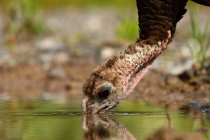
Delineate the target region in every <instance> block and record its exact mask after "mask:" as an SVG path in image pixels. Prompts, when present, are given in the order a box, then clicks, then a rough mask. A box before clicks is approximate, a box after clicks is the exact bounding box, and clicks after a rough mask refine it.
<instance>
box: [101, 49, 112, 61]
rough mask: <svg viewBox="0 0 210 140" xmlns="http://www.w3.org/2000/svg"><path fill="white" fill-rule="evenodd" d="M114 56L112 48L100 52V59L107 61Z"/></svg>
mask: <svg viewBox="0 0 210 140" xmlns="http://www.w3.org/2000/svg"><path fill="white" fill-rule="evenodd" d="M114 54H115V50H114V49H113V48H110V47H108V48H104V49H103V50H102V51H101V57H102V58H103V59H108V58H111V57H112V56H113V55H114Z"/></svg>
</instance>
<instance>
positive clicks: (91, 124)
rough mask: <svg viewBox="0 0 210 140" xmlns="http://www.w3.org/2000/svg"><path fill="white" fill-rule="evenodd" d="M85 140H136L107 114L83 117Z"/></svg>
mask: <svg viewBox="0 0 210 140" xmlns="http://www.w3.org/2000/svg"><path fill="white" fill-rule="evenodd" d="M82 127H83V129H84V140H102V139H117V140H136V139H135V138H134V137H133V135H132V134H131V133H130V132H129V131H128V130H127V129H126V128H125V127H124V126H123V125H122V124H121V123H119V122H118V121H116V120H115V119H113V118H111V117H110V116H108V115H107V114H101V115H100V114H98V115H96V114H95V115H91V114H86V115H83V120H82Z"/></svg>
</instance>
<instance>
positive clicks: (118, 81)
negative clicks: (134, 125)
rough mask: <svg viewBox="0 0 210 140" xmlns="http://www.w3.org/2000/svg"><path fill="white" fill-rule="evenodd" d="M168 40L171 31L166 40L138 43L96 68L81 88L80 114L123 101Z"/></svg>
mask: <svg viewBox="0 0 210 140" xmlns="http://www.w3.org/2000/svg"><path fill="white" fill-rule="evenodd" d="M170 38H171V31H168V38H166V39H164V40H162V41H159V42H157V44H154V45H148V44H142V42H141V40H139V41H137V42H136V43H134V44H131V45H130V46H128V48H127V49H126V50H125V51H124V53H121V54H120V55H119V56H114V57H113V58H111V59H109V60H108V61H107V62H106V63H105V64H104V65H102V66H99V67H98V68H96V69H95V70H94V71H93V73H92V74H91V76H90V77H89V78H88V79H87V81H86V82H85V84H84V87H83V91H84V95H85V97H84V99H83V102H82V109H83V113H88V114H96V113H104V112H106V111H107V110H110V109H112V108H114V107H115V106H117V105H118V104H119V103H120V102H122V101H123V100H124V99H125V98H126V97H127V96H128V95H129V94H130V93H131V91H132V90H133V89H134V87H135V86H136V85H137V84H138V82H139V81H140V80H141V79H142V77H143V76H144V75H145V73H146V72H147V71H148V69H149V68H150V66H151V65H152V63H153V61H154V60H155V59H156V58H157V57H158V56H159V55H160V54H161V53H162V52H163V51H164V50H165V49H166V47H167V45H168V40H169V39H170Z"/></svg>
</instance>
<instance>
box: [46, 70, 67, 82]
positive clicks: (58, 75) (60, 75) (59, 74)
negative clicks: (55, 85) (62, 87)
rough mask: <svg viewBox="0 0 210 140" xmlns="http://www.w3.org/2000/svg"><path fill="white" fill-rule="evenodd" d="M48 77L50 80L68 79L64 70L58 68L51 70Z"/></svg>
mask: <svg viewBox="0 0 210 140" xmlns="http://www.w3.org/2000/svg"><path fill="white" fill-rule="evenodd" d="M48 76H49V77H50V78H55V79H64V78H65V77H66V74H65V72H64V70H63V69H62V68H60V67H57V68H53V69H52V70H50V72H49V75H48Z"/></svg>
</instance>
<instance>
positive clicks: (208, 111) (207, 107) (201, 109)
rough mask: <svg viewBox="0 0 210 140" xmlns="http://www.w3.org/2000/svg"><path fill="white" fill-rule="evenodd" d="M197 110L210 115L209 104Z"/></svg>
mask: <svg viewBox="0 0 210 140" xmlns="http://www.w3.org/2000/svg"><path fill="white" fill-rule="evenodd" d="M197 110H199V111H201V112H203V113H210V104H207V105H204V106H201V107H199V108H197Z"/></svg>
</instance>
